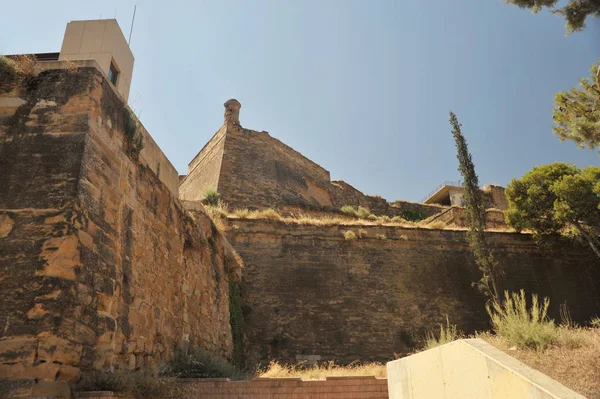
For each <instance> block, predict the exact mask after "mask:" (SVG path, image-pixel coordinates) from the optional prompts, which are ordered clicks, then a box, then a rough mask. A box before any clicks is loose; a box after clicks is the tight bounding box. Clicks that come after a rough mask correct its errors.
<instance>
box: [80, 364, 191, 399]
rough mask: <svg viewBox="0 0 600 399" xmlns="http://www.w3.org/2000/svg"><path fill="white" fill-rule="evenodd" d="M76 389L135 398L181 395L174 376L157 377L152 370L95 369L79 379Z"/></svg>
mask: <svg viewBox="0 0 600 399" xmlns="http://www.w3.org/2000/svg"><path fill="white" fill-rule="evenodd" d="M75 390H77V391H80V392H85V391H112V392H116V393H118V394H123V395H128V396H132V397H133V398H135V399H146V398H156V399H172V398H173V399H174V398H179V397H181V396H180V392H179V389H178V385H177V384H176V382H175V379H174V378H164V377H163V378H157V377H156V376H154V374H153V373H152V372H150V371H123V370H115V371H93V372H91V373H87V374H85V375H84V376H83V377H82V378H81V380H79V382H78V383H77V385H76V386H75Z"/></svg>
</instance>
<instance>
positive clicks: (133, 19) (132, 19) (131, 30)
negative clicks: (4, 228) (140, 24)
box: [127, 5, 137, 45]
mask: <svg viewBox="0 0 600 399" xmlns="http://www.w3.org/2000/svg"><path fill="white" fill-rule="evenodd" d="M136 8H137V5H135V6H133V18H131V29H130V30H129V41H128V42H127V45H130V44H131V34H132V33H133V23H134V22H135V9H136Z"/></svg>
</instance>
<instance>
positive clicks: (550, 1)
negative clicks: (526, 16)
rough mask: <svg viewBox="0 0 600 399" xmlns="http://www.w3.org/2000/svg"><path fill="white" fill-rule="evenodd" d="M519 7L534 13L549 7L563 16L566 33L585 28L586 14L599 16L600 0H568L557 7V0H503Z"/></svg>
mask: <svg viewBox="0 0 600 399" xmlns="http://www.w3.org/2000/svg"><path fill="white" fill-rule="evenodd" d="M505 2H506V3H508V4H514V5H516V6H519V7H521V8H529V9H530V10H532V11H533V12H534V13H537V12H539V11H540V10H541V9H543V8H544V7H546V8H549V9H550V10H551V11H552V12H553V13H554V14H558V15H560V16H562V17H564V18H565V21H566V23H565V28H566V29H567V33H573V32H576V31H580V30H583V28H585V20H586V18H587V17H588V16H592V17H600V0H569V1H568V3H567V4H565V5H564V6H562V7H557V4H558V3H559V1H558V0H505Z"/></svg>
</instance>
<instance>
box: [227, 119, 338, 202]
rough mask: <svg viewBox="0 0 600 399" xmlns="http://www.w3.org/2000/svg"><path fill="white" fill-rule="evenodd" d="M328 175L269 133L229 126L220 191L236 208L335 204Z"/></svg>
mask: <svg viewBox="0 0 600 399" xmlns="http://www.w3.org/2000/svg"><path fill="white" fill-rule="evenodd" d="M328 184H329V172H328V171H326V170H325V169H323V168H322V167H320V166H319V165H317V164H316V163H314V162H312V161H310V160H308V159H307V158H305V157H303V156H302V155H301V154H299V153H298V152H296V151H294V150H293V149H292V148H290V147H288V146H286V145H285V144H283V143H282V142H280V141H279V140H277V139H274V138H272V137H271V136H270V135H269V134H268V133H267V132H257V131H253V130H248V129H243V128H241V127H240V126H236V125H232V124H229V125H228V126H227V138H226V142H225V156H224V157H223V164H222V167H221V176H220V179H219V187H218V189H219V191H220V192H221V193H222V195H223V198H224V199H225V201H226V202H228V203H229V204H230V206H232V207H233V208H236V207H243V208H246V207H257V208H263V207H273V206H276V205H277V204H279V203H282V204H286V203H297V202H302V203H309V204H311V203H312V204H315V205H332V200H331V197H330V195H329V192H328V190H327V186H328Z"/></svg>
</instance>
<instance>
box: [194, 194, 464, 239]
mask: <svg viewBox="0 0 600 399" xmlns="http://www.w3.org/2000/svg"><path fill="white" fill-rule="evenodd" d="M205 209H206V211H207V213H208V215H209V216H210V217H211V218H212V219H213V221H214V222H215V224H216V225H217V227H218V228H219V230H220V231H226V230H227V220H228V219H229V220H235V219H254V220H271V221H278V222H283V223H286V224H297V225H312V226H388V227H404V228H417V227H418V228H425V229H450V230H466V229H465V228H461V227H456V226H447V225H446V224H445V223H432V224H427V223H426V221H422V222H419V223H416V222H411V221H408V220H405V219H402V218H401V217H399V216H395V217H393V218H390V217H389V216H376V215H373V214H370V216H368V217H367V218H362V219H361V218H356V219H351V218H345V217H339V216H335V214H334V215H333V216H328V215H327V216H314V215H307V214H301V213H300V214H298V215H293V216H283V215H281V214H280V213H279V212H277V210H275V209H272V208H266V209H260V210H250V209H245V208H244V209H234V210H232V211H231V210H230V209H229V207H228V206H227V204H226V203H225V202H223V201H222V200H219V202H218V204H217V205H216V206H215V205H210V204H208V205H205ZM365 209H366V208H365ZM357 232H358V231H357ZM365 233H366V232H365ZM359 236H360V234H359ZM363 236H364V234H363Z"/></svg>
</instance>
